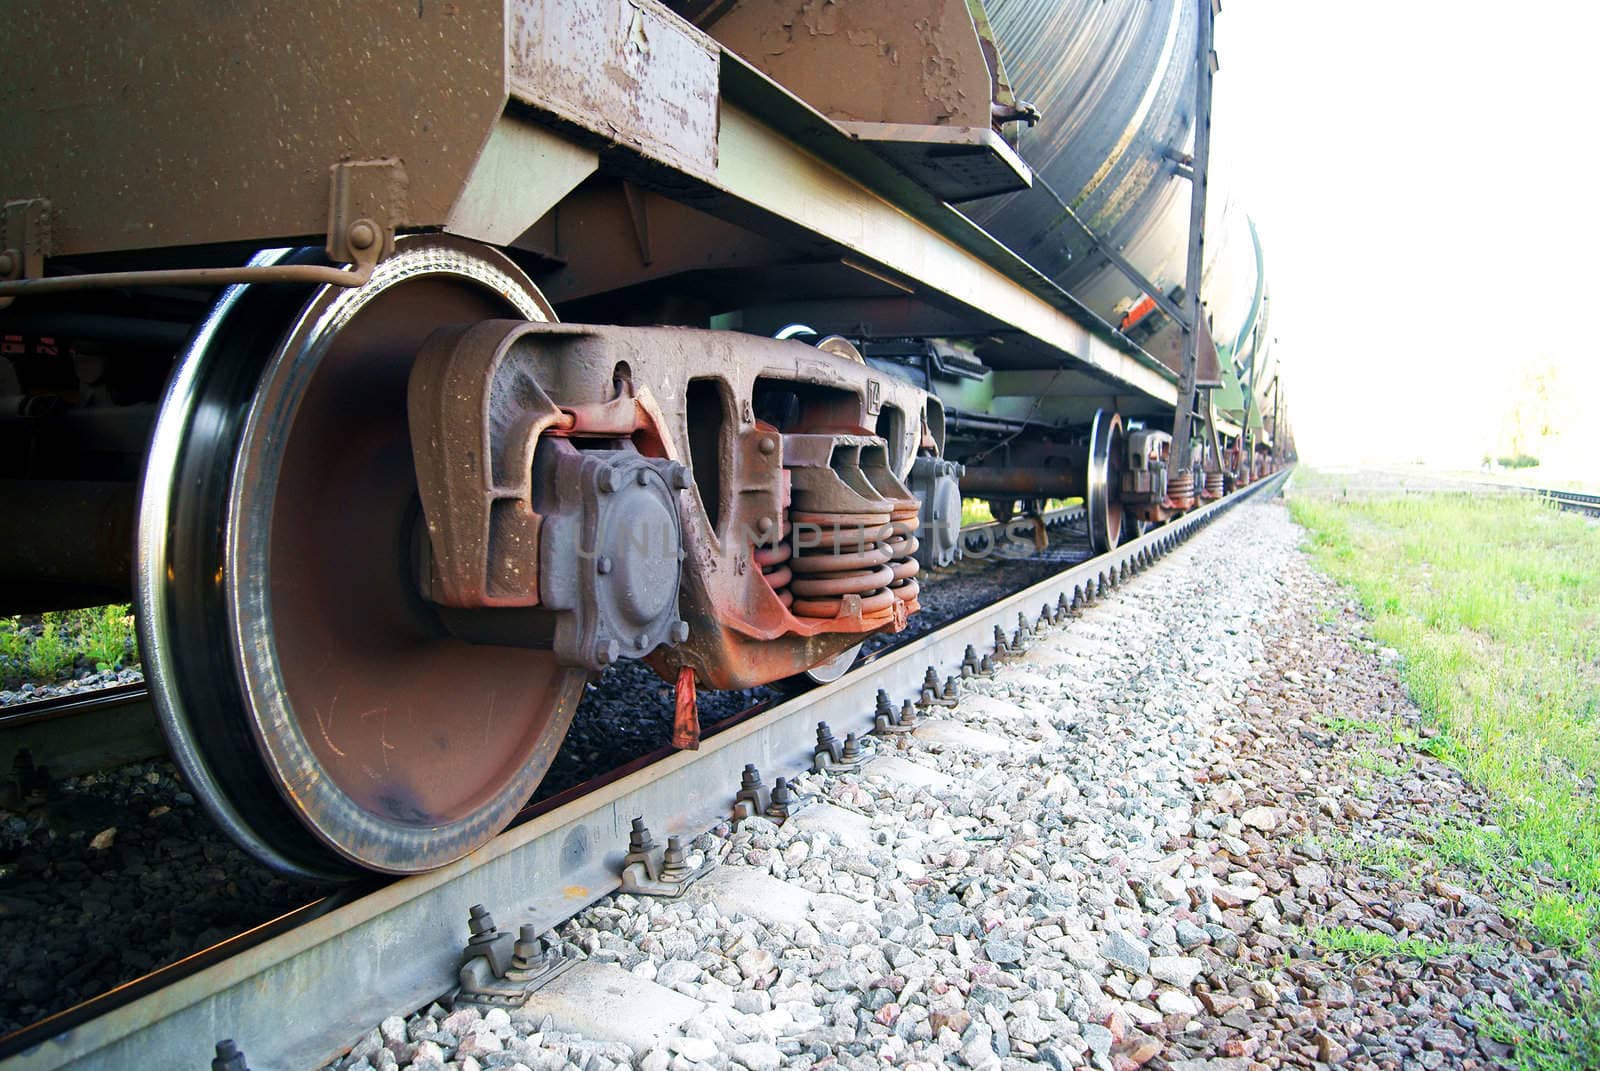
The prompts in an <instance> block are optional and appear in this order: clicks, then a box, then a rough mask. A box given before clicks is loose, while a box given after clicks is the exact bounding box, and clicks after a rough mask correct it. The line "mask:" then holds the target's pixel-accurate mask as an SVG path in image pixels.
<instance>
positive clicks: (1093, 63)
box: [0, 0, 1292, 876]
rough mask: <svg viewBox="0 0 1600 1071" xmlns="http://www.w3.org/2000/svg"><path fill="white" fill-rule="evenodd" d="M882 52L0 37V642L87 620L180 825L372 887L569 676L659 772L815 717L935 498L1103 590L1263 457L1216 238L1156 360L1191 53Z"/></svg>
mask: <svg viewBox="0 0 1600 1071" xmlns="http://www.w3.org/2000/svg"><path fill="white" fill-rule="evenodd" d="M912 8H914V9H916V14H917V17H916V18H910V17H908V9H907V8H906V7H905V5H898V6H893V7H891V8H885V7H884V6H882V5H876V4H869V3H843V4H834V5H826V6H825V7H823V8H815V7H813V6H811V5H804V4H800V3H798V2H794V0H751V2H746V3H739V4H732V5H725V4H708V3H703V2H700V0H680V2H678V3H674V4H667V5H663V4H658V3H654V2H652V0H516V2H513V3H512V4H510V5H500V6H497V5H488V6H480V5H433V4H426V5H410V4H399V3H384V4H370V5H364V6H362V7H361V8H360V9H359V10H353V11H347V10H343V9H341V10H339V11H333V10H330V9H328V8H327V7H326V6H325V5H318V4H314V3H309V2H304V3H299V2H293V3H288V4H280V5H274V6H273V7H271V8H270V9H259V10H258V9H253V8H248V7H240V8H229V9H226V10H220V11H219V10H217V9H216V8H215V7H214V5H209V4H204V3H202V2H201V0H179V2H178V3H176V4H173V3H167V4H162V5H159V7H157V6H154V5H140V4H133V5H123V6H120V7H111V8H106V9H95V10H94V12H93V14H92V19H93V22H94V24H95V29H94V32H93V33H85V32H84V29H83V23H84V21H85V19H86V18H89V17H90V16H88V15H86V14H85V13H84V12H81V11H79V10H78V9H77V8H76V7H75V6H74V5H60V4H48V3H42V2H40V3H23V4H21V5H19V6H18V7H17V8H15V9H14V10H12V11H10V12H8V19H7V21H6V24H5V27H4V29H3V30H0V37H3V40H4V43H5V44H6V45H8V46H9V47H8V49H7V55H8V57H10V61H9V63H8V78H7V80H6V84H5V85H4V86H0V101H3V103H4V105H5V107H6V110H7V114H8V116H11V117H12V122H11V123H10V124H9V129H8V131H7V133H6V135H5V136H3V137H0V176H4V177H3V178H0V186H3V190H0V194H3V196H4V198H5V214H4V221H3V223H4V238H3V244H0V277H3V278H0V305H4V306H5V307H4V308H0V335H3V336H4V341H5V351H4V360H3V362H0V467H3V472H0V481H3V483H0V492H3V493H4V494H5V495H6V500H7V501H8V503H11V504H14V505H15V507H16V508H13V509H10V510H7V511H5V512H4V514H3V515H0V536H5V537H7V538H0V579H3V581H4V583H3V584H0V591H3V592H4V597H3V600H0V601H4V603H5V609H6V610H8V611H11V612H16V611H21V610H34V609H42V608H46V607H49V606H60V605H71V604H73V603H83V602H85V601H89V600H93V599H104V598H108V597H115V596H118V595H122V594H125V585H126V578H127V577H128V575H129V573H130V571H131V573H132V577H133V589H134V590H133V595H134V598H135V601H136V605H137V610H138V616H139V628H140V638H141V645H142V648H143V650H144V653H145V658H146V666H147V671H148V674H149V680H150V688H151V694H152V697H153V699H154V701H155V704H156V706H157V709H158V711H159V713H160V715H161V718H162V722H163V726H164V729H165V732H166V734H167V737H168V740H169V743H170V746H171V748H172V750H173V752H174V755H175V756H176V758H177V759H178V761H179V762H180V763H181V764H182V766H183V768H184V770H185V772H186V774H187V776H188V777H189V778H190V780H191V781H192V782H193V784H194V786H195V789H196V792H197V794H198V795H199V796H200V798H201V799H202V800H203V801H204V802H205V804H206V806H207V807H208V808H209V809H210V811H211V813H212V815H213V816H214V817H215V818H216V820H217V821H218V822H219V823H220V824H221V825H222V826H223V827H224V828H226V829H227V830H228V831H229V832H230V833H231V834H232V835H233V836H234V837H235V838H236V839H237V840H238V841H239V842H240V843H241V844H242V845H244V846H245V847H246V848H247V849H248V850H250V851H251V852H252V853H253V854H255V855H256V856H257V857H259V858H261V859H263V860H265V861H267V862H268V863H270V864H272V865H274V866H276V867H279V868H280V869H282V870H284V871H287V872H291V873H299V874H305V875H324V876H325V875H333V874H346V873H350V872H353V871H359V870H362V869H368V870H378V871H386V872H392V873H407V872H413V871H418V870H424V869H428V868H431V867H436V866H439V865H442V864H444V863H446V862H449V861H451V860H453V859H455V858H458V857H460V856H462V855H464V854H466V853H468V852H470V851H472V850H473V849H474V848H476V847H478V846H480V845H482V844H484V843H485V842H486V841H487V840H488V839H489V838H491V837H492V836H493V835H494V834H495V833H496V832H497V831H498V830H499V829H500V828H501V827H502V826H503V825H504V823H505V822H506V821H507V820H508V819H509V818H510V816H511V815H512V814H513V813H515V811H516V810H517V808H518V807H520V806H521V805H522V803H523V802H524V801H525V800H526V799H527V798H528V796H529V794H530V793H531V791H532V789H533V787H534V786H535V785H537V783H538V782H539V780H540V778H541V777H542V776H543V774H544V772H545V770H546V769H547V768H548V766H549V763H550V761H551V758H552V756H553V755H554V753H555V750H556V748H557V746H558V745H559V743H560V741H561V739H562V737H563V735H564V733H565V731H566V728H567V725H568V722H569V720H570V718H571V716H572V712H573V708H574V706H575V704H576V702H577V697H578V695H579V694H580V692H581V690H582V688H583V686H584V683H585V681H586V680H588V679H589V678H590V677H591V676H592V675H593V674H595V673H598V672H601V671H603V670H604V669H605V667H607V666H608V665H611V664H614V663H616V662H617V661H619V660H624V659H642V660H644V661H646V662H647V663H648V664H649V665H650V666H651V667H652V668H654V669H655V670H656V671H657V672H658V673H660V674H661V676H662V677H663V678H665V679H666V680H668V681H671V682H672V683H673V684H674V686H675V687H676V689H677V710H678V719H677V723H676V725H675V729H674V734H673V742H674V743H676V744H677V745H678V746H680V747H694V746H695V745H696V743H697V740H698V735H699V721H698V714H697V707H696V698H695V697H696V689H697V688H740V687H748V686H750V685H753V684H759V683H762V682H766V681H772V680H777V679H781V678H784V677H788V676H792V675H794V674H796V673H801V672H810V673H812V674H814V675H816V676H818V677H819V678H826V677H829V676H833V675H837V674H838V673H841V672H843V670H844V668H846V667H848V666H849V665H850V664H851V661H852V659H853V657H854V652H855V650H856V649H857V647H858V646H859V645H860V644H861V643H862V642H863V641H864V639H865V638H866V637H868V636H870V635H872V634H874V633H877V632H884V631H895V630H898V629H901V628H904V627H905V624H906V621H907V618H908V616H909V615H911V614H914V613H915V612H916V611H917V609H918V606H919V602H918V593H919V580H918V577H919V575H921V573H922V572H923V571H925V570H928V569H934V568H939V567H942V566H944V565H947V564H949V562H950V561H951V560H953V558H954V557H955V556H956V555H957V554H958V553H959V552H960V536H959V529H960V514H961V508H960V507H961V500H962V497H963V494H964V493H965V494H969V495H976V496H977V497H982V498H985V499H987V500H988V501H989V502H990V503H991V507H992V509H993V510H994V511H995V513H996V515H997V516H1010V515H1012V514H1014V513H1028V512H1037V511H1039V510H1040V509H1041V508H1042V505H1043V503H1044V502H1045V501H1046V500H1048V499H1051V498H1059V497H1066V496H1073V497H1081V498H1083V499H1084V502H1085V509H1086V513H1087V520H1088V523H1089V526H1090V531H1091V537H1092V539H1093V541H1094V543H1095V545H1096V546H1097V547H1099V548H1100V549H1108V548H1111V547H1114V546H1116V545H1117V544H1118V543H1119V542H1121V541H1122V540H1124V539H1126V538H1129V537H1130V536H1133V535H1135V534H1137V533H1138V532H1139V531H1141V530H1142V529H1143V528H1144V527H1145V526H1148V525H1151V524H1156V523H1161V522H1163V521H1166V520H1169V519H1171V518H1173V517H1176V516H1179V515H1181V514H1182V513H1184V512H1185V511H1186V510H1189V509H1192V508H1193V507H1194V506H1195V505H1196V503H1198V502H1200V501H1203V500H1206V499H1211V498H1215V497H1218V496H1220V495H1222V494H1224V493H1225V492H1226V491H1227V490H1229V489H1230V488H1231V487H1233V486H1237V485H1241V484H1244V483H1248V482H1250V481H1251V480H1254V479H1256V478H1258V477H1260V476H1261V475H1263V474H1264V473H1266V472H1268V471H1270V470H1271V469H1272V468H1274V467H1275V465H1276V464H1277V462H1278V461H1279V460H1281V459H1282V458H1284V457H1286V456H1289V455H1290V454H1292V439H1291V436H1290V433H1289V427H1288V422H1287V417H1286V415H1285V409H1284V402H1283V398H1282V392H1281V390H1280V389H1279V388H1278V381H1277V378H1276V376H1275V375H1273V374H1272V373H1271V365H1270V359H1269V356H1268V353H1269V342H1270V339H1269V337H1268V334H1267V332H1266V331H1265V327H1264V325H1265V319H1266V310H1267V290H1266V285H1265V282H1264V275H1263V271H1262V264H1263V261H1262V256H1261V250H1260V245H1259V243H1258V242H1257V241H1256V239H1255V235H1254V232H1253V230H1252V229H1251V228H1249V227H1248V225H1247V224H1246V223H1245V222H1244V220H1243V217H1242V216H1241V215H1240V214H1239V212H1238V210H1237V209H1236V208H1234V207H1233V206H1232V205H1231V203H1230V202H1228V201H1227V200H1226V198H1225V197H1217V198H1216V199H1215V200H1214V202H1213V203H1214V204H1216V205H1219V206H1221V207H1220V209H1219V210H1218V213H1217V221H1216V222H1213V223H1212V224H1211V226H1210V228H1209V230H1210V232H1211V233H1212V234H1213V237H1214V239H1215V241H1214V242H1213V243H1212V245H1211V246H1210V247H1209V248H1210V250H1211V252H1210V255H1209V257H1208V259H1207V260H1206V262H1205V267H1206V274H1205V276H1204V277H1205V279H1206V288H1205V291H1206V292H1205V294H1204V295H1203V296H1204V297H1205V298H1206V302H1207V306H1208V308H1209V312H1208V313H1207V314H1205V315H1201V316H1190V315H1188V314H1185V313H1184V312H1183V310H1182V309H1181V308H1180V307H1179V306H1180V300H1179V299H1181V298H1183V297H1184V296H1185V295H1184V294H1183V293H1182V291H1183V288H1184V286H1185V284H1186V277H1185V276H1184V275H1182V274H1181V273H1179V272H1178V269H1177V267H1176V265H1177V264H1178V263H1179V261H1180V260H1181V259H1182V257H1181V256H1180V253H1181V247H1184V246H1185V245H1186V246H1187V248H1188V249H1189V250H1190V251H1191V253H1194V252H1197V251H1198V249H1199V246H1198V244H1197V242H1198V238H1199V235H1200V231H1201V228H1200V227H1199V223H1200V222H1201V221H1200V220H1198V219H1196V220H1195V221H1193V223H1194V225H1190V222H1189V221H1185V220H1184V219H1183V213H1182V212H1181V211H1180V209H1181V207H1182V201H1183V200H1184V198H1183V196H1182V195H1181V193H1180V191H1182V190H1184V189H1186V188H1187V184H1189V183H1190V182H1194V181H1198V180H1200V179H1203V177H1204V174H1205V168H1204V162H1205V161H1204V157H1205V153H1203V152H1199V153H1196V152H1195V150H1194V141H1195V137H1196V132H1197V131H1203V130H1204V129H1205V122H1208V121H1209V120H1208V116H1204V115H1203V116H1202V120H1201V122H1199V123H1197V122H1196V119H1195V116H1196V115H1197V114H1202V111H1203V109H1202V110H1201V111H1197V105H1196V104H1195V103H1194V101H1200V100H1203V99H1204V98H1203V97H1202V96H1201V95H1200V94H1198V93H1197V94H1196V95H1195V98H1194V101H1191V102H1190V103H1189V104H1187V105H1186V104H1185V101H1186V100H1188V99H1189V98H1187V97H1186V96H1185V93H1186V92H1187V90H1186V89H1185V86H1186V85H1187V80H1188V79H1190V78H1191V75H1192V72H1193V71H1195V70H1196V60H1197V55H1199V56H1203V55H1204V54H1206V52H1207V47H1206V46H1205V41H1206V36H1205V34H1206V33H1207V32H1208V30H1207V29H1206V28H1207V27H1209V19H1210V10H1209V8H1206V7H1197V6H1196V5H1195V4H1193V3H1179V2H1178V0H1152V2H1151V3H1144V4H1138V5H1127V6H1120V5H1115V4H1113V5H1105V4H1102V3H1099V2H1098V0H1081V2H1077V3H1069V4H1063V5H1058V6H1053V7H1051V8H1049V10H1048V11H1047V10H1046V8H1045V7H1044V6H1043V5H1039V4H1028V3H1019V2H1002V0H992V2H991V3H990V4H989V5H988V9H987V11H986V10H985V9H984V7H983V6H982V5H980V4H977V3H967V4H954V3H945V2H943V0H925V2H923V0H918V2H917V3H913V5H912ZM816 20H823V21H822V22H821V23H818V22H817V21H816ZM1041 20H1042V21H1041ZM269 38H270V39H272V40H278V41H290V42H293V46H294V47H293V49H292V52H293V54H294V55H295V56H296V61H295V63H293V64H282V63H279V62H277V61H269V60H268V59H267V58H266V56H265V55H264V54H263V53H262V52H261V51H260V50H259V48H258V47H257V45H256V44H254V42H258V41H260V40H264V39H269ZM1008 64H1009V66H1008ZM1091 71H1099V72H1101V73H1102V74H1103V75H1104V76H1105V77H1107V78H1109V79H1110V81H1109V82H1107V83H1101V82H1097V81H1094V80H1093V79H1090V81H1089V82H1087V83H1086V82H1085V81H1084V80H1085V79H1086V78H1089V75H1090V72H1091ZM158 72H159V73H158ZM1205 77H1207V78H1208V77H1209V74H1207V75H1205ZM69 79H70V82H69ZM1197 84H1198V83H1197ZM1030 101H1031V102H1032V103H1030ZM1091 164H1092V165H1093V166H1092V167H1090V165H1091ZM1041 198H1043V200H1041ZM1041 205H1042V206H1043V207H1042V208H1041ZM956 206H960V207H956ZM1174 221H1181V224H1180V223H1175V222H1174ZM997 238H998V240H997ZM1192 259H1193V258H1192V257H1191V260H1192ZM1191 296H1192V295H1191ZM1174 339H1179V340H1183V341H1184V344H1185V345H1186V346H1188V347H1190V349H1192V350H1193V352H1194V353H1195V354H1196V355H1197V356H1196V358H1195V361H1194V362H1193V363H1192V366H1191V364H1186V363H1185V361H1186V360H1187V358H1184V357H1183V354H1184V353H1186V352H1188V351H1187V350H1185V349H1184V348H1183V347H1181V346H1177V345H1175V343H1174ZM1186 369H1187V370H1188V371H1185V370H1186ZM1190 372H1193V373H1195V375H1194V376H1192V377H1191V378H1195V379H1196V381H1197V382H1198V383H1199V384H1200V385H1201V389H1200V390H1199V392H1198V394H1196V395H1194V396H1193V397H1185V398H1182V399H1180V398H1179V395H1180V394H1181V393H1184V392H1183V391H1182V390H1181V389H1180V386H1179V383H1180V380H1181V378H1182V376H1185V375H1189V373H1190ZM1191 408H1193V411H1194V413H1195V414H1196V418H1197V420H1198V422H1199V423H1198V425H1197V426H1198V427H1199V428H1201V429H1203V430H1202V431H1200V432H1199V433H1197V434H1196V435H1195V436H1194V444H1195V445H1194V446H1193V447H1192V448H1190V449H1188V450H1187V451H1185V450H1183V449H1182V448H1175V447H1174V444H1173V440H1172V436H1171V435H1169V434H1168V433H1167V431H1166V430H1164V429H1166V428H1168V427H1174V426H1175V416H1176V417H1177V418H1178V420H1177V422H1178V423H1184V422H1186V420H1187V417H1186V415H1185V414H1187V413H1189V412H1190V410H1191ZM1185 426H1187V425H1186V423H1185ZM1182 438H1183V436H1180V440H1181V439H1182ZM1175 455H1181V456H1175ZM1169 476H1170V477H1171V480H1170V483H1169Z"/></svg>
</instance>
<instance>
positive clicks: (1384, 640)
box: [1290, 494, 1600, 1067]
mask: <svg viewBox="0 0 1600 1071" xmlns="http://www.w3.org/2000/svg"><path fill="white" fill-rule="evenodd" d="M1290 508H1291V510H1292V511H1293V513H1294V516H1295V518H1296V520H1298V521H1299V522H1300V523H1301V524H1302V525H1303V526H1305V528H1306V529H1307V532H1308V536H1307V543H1308V548H1309V550H1310V553H1311V554H1312V557H1313V559H1314V560H1315V561H1316V562H1317V563H1318V564H1319V565H1320V566H1321V567H1322V568H1324V569H1325V570H1326V571H1327V572H1328V573H1329V574H1331V575H1332V576H1333V577H1335V578H1336V579H1337V580H1339V581H1341V582H1343V583H1344V584H1346V585H1348V586H1349V587H1350V588H1352V589H1353V590H1354V591H1355V593H1356V595H1357V596H1358V597H1359V599H1360V601H1361V604H1362V606H1363V607H1364V608H1365V610H1366V612H1367V613H1368V614H1369V615H1371V621H1370V626H1369V631H1370V632H1371V634H1372V637H1373V639H1374V640H1376V641H1377V642H1378V643H1380V644H1382V645H1384V646H1388V647H1392V648H1394V649H1395V650H1396V651H1398V652H1399V653H1400V656H1401V658H1400V664H1399V671H1400V673H1401V675H1402V678H1403V680H1404V681H1405V684H1406V686H1407V689H1408V691H1409V692H1410V694H1411V697H1412V699H1413V700H1414V701H1415V702H1416V703H1417V704H1418V706H1419V707H1420V708H1421V709H1422V711H1423V713H1424V715H1425V717H1427V718H1428V719H1429V721H1430V722H1431V724H1432V725H1433V727H1435V728H1436V729H1437V730H1438V734H1437V735H1436V736H1432V737H1428V738H1423V739H1419V740H1418V741H1417V742H1416V744H1415V745H1414V746H1415V747H1416V748H1417V749H1418V750H1420V751H1424V752H1426V753H1428V754H1431V755H1434V756H1436V757H1437V758H1439V759H1441V760H1443V761H1445V762H1448V763H1450V764H1451V765H1453V766H1455V767H1457V768H1458V769H1460V770H1461V771H1462V773H1463V774H1464V775H1465V776H1466V777H1467V779H1468V781H1470V782H1471V783H1472V784H1473V785H1475V786H1477V787H1478V788H1480V789H1482V790H1483V791H1484V792H1485V793H1486V794H1487V795H1488V796H1489V798H1490V800H1491V801H1492V806H1493V814H1492V820H1491V822H1489V823H1484V824H1482V825H1480V826H1476V827H1464V826H1455V827H1450V826H1447V827H1444V828H1442V829H1439V830H1435V831H1433V836H1431V838H1430V839H1431V840H1432V841H1433V850H1434V852H1435V853H1436V854H1438V855H1439V856H1440V857H1441V858H1444V859H1446V860H1449V861H1452V862H1455V863H1457V864H1459V865H1463V866H1469V867H1471V868H1472V869H1473V870H1475V871H1477V872H1478V873H1480V874H1482V875H1483V876H1485V877H1486V878H1487V879H1488V880H1489V882H1490V883H1491V884H1492V885H1493V887H1494V888H1495V889H1496V891H1497V892H1498V893H1499V894H1500V896H1501V898H1502V903H1503V905H1504V906H1505V907H1506V909H1507V910H1508V913H1509V914H1511V915H1513V917H1516V918H1518V919H1519V920H1521V921H1522V922H1523V923H1525V924H1526V925H1527V926H1528V927H1529V928H1530V929H1531V930H1532V931H1533V932H1534V933H1536V934H1537V935H1538V936H1539V937H1540V939H1541V940H1543V941H1545V942H1546V943H1549V944H1554V945H1558V946H1561V947H1564V948H1567V949H1569V950H1570V951H1572V952H1574V953H1575V954H1577V955H1578V956H1579V957H1580V958H1582V959H1583V960H1584V961H1585V962H1586V966H1587V969H1588V970H1589V971H1590V972H1591V973H1593V972H1594V971H1595V970H1596V969H1600V798H1597V796H1596V793H1595V792H1594V788H1593V786H1594V784H1595V782H1596V780H1597V779H1600V528H1597V527H1596V526H1595V525H1593V524H1592V523H1589V522H1587V521H1585V520H1584V519H1583V518H1581V517H1577V516H1574V515H1571V514H1564V513H1560V512H1559V511H1557V510H1556V509H1554V508H1552V507H1551V506H1549V505H1547V504H1545V503H1542V502H1540V501H1538V500H1535V499H1532V498H1527V497H1522V496H1514V495H1504V496H1501V495H1465V494H1433V495H1408V496H1404V497H1402V496H1391V497H1377V498H1367V499H1360V498H1348V499H1337V500H1333V499H1327V498H1324V499H1320V500H1313V499H1310V498H1296V499H1292V500H1291V502H1290ZM1563 1009H1564V1010H1559V1009H1558V1010H1556V1011H1552V1012H1551V1015H1552V1016H1553V1018H1552V1019H1551V1020H1550V1021H1549V1023H1546V1024H1545V1025H1543V1026H1541V1027H1540V1029H1539V1030H1538V1031H1534V1032H1531V1033H1529V1034H1528V1035H1527V1036H1526V1037H1525V1038H1524V1040H1523V1042H1519V1045H1523V1044H1525V1045H1526V1046H1527V1049H1526V1054H1531V1055H1527V1058H1528V1059H1529V1060H1532V1061H1533V1062H1531V1063H1528V1064H1527V1066H1530V1067H1566V1066H1591V1065H1593V1062H1592V1061H1589V1062H1587V1063H1586V1062H1585V1059H1584V1057H1583V1054H1584V1053H1590V1054H1592V1053H1593V1052H1594V1051H1595V1050H1594V1049H1593V1048H1590V1049H1584V1048H1583V1046H1584V1045H1586V1044H1589V1045H1592V1044H1593V1043H1594V1040H1595V1039H1596V1038H1600V1004H1597V1003H1596V1001H1595V999H1594V998H1593V997H1592V995H1586V996H1584V998H1583V999H1582V1000H1575V1001H1568V1002H1566V1004H1564V1005H1563ZM1563 1038H1564V1039H1567V1040H1566V1041H1563V1040H1561V1039H1563ZM1585 1039H1588V1040H1585ZM1563 1045H1566V1046H1568V1047H1567V1048H1565V1049H1563V1048H1561V1046H1563ZM1521 1051H1522V1050H1521V1049H1519V1052H1521ZM1561 1053H1567V1054H1568V1055H1567V1056H1561V1055H1560V1054H1561ZM1569 1057H1570V1059H1569ZM1551 1061H1554V1062H1551ZM1563 1061H1565V1062H1563ZM1573 1061H1577V1062H1573Z"/></svg>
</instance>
